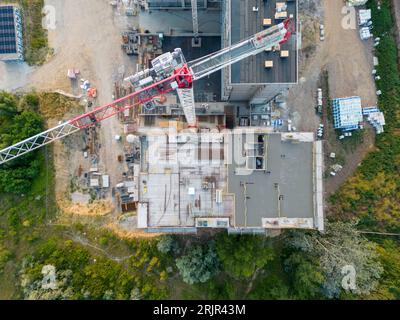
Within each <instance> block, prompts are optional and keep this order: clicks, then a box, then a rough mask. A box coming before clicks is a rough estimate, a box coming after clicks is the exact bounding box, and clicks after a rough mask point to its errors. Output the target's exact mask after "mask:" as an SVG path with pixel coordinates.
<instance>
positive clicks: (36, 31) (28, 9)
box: [17, 0, 49, 65]
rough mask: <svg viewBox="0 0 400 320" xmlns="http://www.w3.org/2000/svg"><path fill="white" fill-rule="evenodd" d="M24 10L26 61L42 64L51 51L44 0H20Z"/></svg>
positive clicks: (32, 63)
mask: <svg viewBox="0 0 400 320" xmlns="http://www.w3.org/2000/svg"><path fill="white" fill-rule="evenodd" d="M17 2H18V3H19V4H20V6H21V8H22V10H23V23H24V31H23V32H24V50H25V53H24V55H25V61H26V62H27V63H28V64H29V65H41V64H43V63H44V62H45V60H46V57H47V55H48V53H49V47H48V39H47V32H46V30H45V29H43V26H42V20H43V14H42V9H43V6H44V0H18V1H17Z"/></svg>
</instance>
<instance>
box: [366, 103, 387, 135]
mask: <svg viewBox="0 0 400 320" xmlns="http://www.w3.org/2000/svg"><path fill="white" fill-rule="evenodd" d="M363 115H364V116H366V117H367V121H368V122H369V123H370V124H371V125H372V126H373V127H374V128H375V130H376V133H377V134H380V133H382V132H383V131H384V130H383V126H384V125H385V123H386V122H385V115H384V114H383V112H381V111H379V109H378V108H377V107H366V108H363Z"/></svg>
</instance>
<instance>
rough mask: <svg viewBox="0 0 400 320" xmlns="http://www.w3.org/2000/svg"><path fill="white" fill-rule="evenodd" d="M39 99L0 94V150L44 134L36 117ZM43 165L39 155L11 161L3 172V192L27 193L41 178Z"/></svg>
mask: <svg viewBox="0 0 400 320" xmlns="http://www.w3.org/2000/svg"><path fill="white" fill-rule="evenodd" d="M37 109H38V99H37V98H36V96H35V95H33V94H30V95H27V96H25V97H23V98H20V99H18V98H16V97H14V96H12V95H10V94H8V93H5V92H0V148H5V147H7V146H9V145H12V144H14V143H17V142H19V141H21V140H24V139H26V138H28V137H30V136H32V135H35V134H37V133H39V132H41V131H42V129H43V121H42V119H41V117H40V116H39V115H38V114H37V113H36V110H37ZM39 170H40V161H39V160H38V158H37V156H36V153H31V154H27V155H25V156H23V157H21V158H19V159H16V160H14V161H10V162H9V163H6V164H5V165H3V166H2V167H1V168H0V192H1V193H15V194H21V193H25V192H27V191H28V190H29V189H30V188H31V186H32V183H33V180H34V179H35V178H36V177H37V176H38V174H39Z"/></svg>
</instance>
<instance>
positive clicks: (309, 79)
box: [288, 0, 377, 195]
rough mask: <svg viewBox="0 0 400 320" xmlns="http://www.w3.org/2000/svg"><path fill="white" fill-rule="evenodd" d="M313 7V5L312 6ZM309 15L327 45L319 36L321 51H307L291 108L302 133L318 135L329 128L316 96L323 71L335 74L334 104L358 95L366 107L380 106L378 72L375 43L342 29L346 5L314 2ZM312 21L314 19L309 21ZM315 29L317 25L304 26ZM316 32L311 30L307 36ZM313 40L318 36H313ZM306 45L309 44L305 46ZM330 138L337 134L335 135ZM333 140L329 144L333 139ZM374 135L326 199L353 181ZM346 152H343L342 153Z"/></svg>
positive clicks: (350, 158)
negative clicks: (322, 31)
mask: <svg viewBox="0 0 400 320" xmlns="http://www.w3.org/2000/svg"><path fill="white" fill-rule="evenodd" d="M310 3H312V5H310ZM307 5H308V6H309V7H307V6H305V8H303V9H304V10H303V12H306V13H307V14H309V16H311V17H312V19H313V20H314V21H315V20H317V21H318V20H319V21H320V22H321V23H323V24H324V25H325V41H320V40H319V34H318V33H319V30H318V29H317V30H315V31H314V32H315V33H316V34H315V36H316V46H315V47H311V49H309V50H307V51H306V52H307V56H308V57H304V55H305V54H304V53H303V57H301V59H300V61H301V62H302V64H301V65H300V79H299V85H297V86H295V87H293V88H292V89H291V90H290V92H289V99H288V105H289V106H291V107H292V115H293V118H294V119H300V120H301V121H300V124H299V125H298V128H297V129H298V130H307V131H315V130H316V129H317V127H318V125H319V123H321V122H323V121H322V119H321V118H320V117H318V116H317V115H316V114H315V111H314V107H315V104H316V91H317V88H318V82H319V79H320V75H321V71H322V70H324V69H326V70H328V72H329V90H330V98H335V97H347V96H353V95H357V96H360V97H361V100H362V104H363V106H373V105H376V103H377V99H376V95H375V91H376V89H375V83H374V81H373V77H372V75H371V72H372V69H373V54H372V48H373V46H372V40H371V41H364V42H363V41H361V39H360V37H359V34H358V30H357V29H356V30H354V29H353V30H352V29H350V30H347V29H344V28H343V27H342V19H343V17H344V15H343V14H342V8H343V5H344V4H343V1H342V0H314V1H309V2H307ZM308 19H309V17H308ZM302 25H303V26H306V27H309V26H310V25H312V23H308V24H307V23H302ZM303 32H310V30H303ZM311 38H312V36H311ZM304 45H306V44H305V43H303V46H304ZM330 134H335V133H334V131H333V130H331V131H330ZM327 140H328V139H327ZM373 142H374V133H373V132H372V131H371V130H366V132H365V135H364V140H363V143H362V144H360V145H359V147H358V148H356V149H355V150H352V151H346V152H345V157H346V161H345V165H344V167H343V170H342V171H341V172H340V173H339V174H337V175H336V176H335V177H328V178H327V179H326V181H325V193H326V194H327V195H328V194H330V193H332V192H334V191H335V190H336V189H337V188H338V187H339V186H340V185H341V184H342V183H343V182H344V181H345V180H346V178H347V177H348V176H350V175H351V174H352V173H353V172H354V170H355V169H356V168H357V166H358V164H359V163H360V162H361V161H362V159H363V158H364V157H365V155H366V154H367V153H368V152H369V151H371V150H373ZM338 148H340V143H329V142H328V141H327V142H326V143H325V150H324V151H325V153H328V154H329V153H330V152H335V151H337V149H338ZM341 151H342V150H341Z"/></svg>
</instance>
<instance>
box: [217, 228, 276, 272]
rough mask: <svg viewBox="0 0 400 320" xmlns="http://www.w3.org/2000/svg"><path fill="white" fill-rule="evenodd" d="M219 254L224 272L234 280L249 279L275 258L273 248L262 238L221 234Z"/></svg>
mask: <svg viewBox="0 0 400 320" xmlns="http://www.w3.org/2000/svg"><path fill="white" fill-rule="evenodd" d="M217 253H218V257H219V259H220V260H221V263H222V265H223V267H224V270H225V271H226V272H227V273H228V274H229V275H230V276H232V277H233V278H236V279H248V278H251V277H252V276H253V274H254V273H255V272H256V271H257V270H258V269H261V268H263V267H265V266H266V265H267V263H268V262H269V261H271V260H273V258H274V254H273V250H272V248H270V247H268V245H267V240H266V239H264V238H262V237H241V236H229V235H228V234H225V233H224V234H221V235H219V237H218V238H217Z"/></svg>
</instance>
